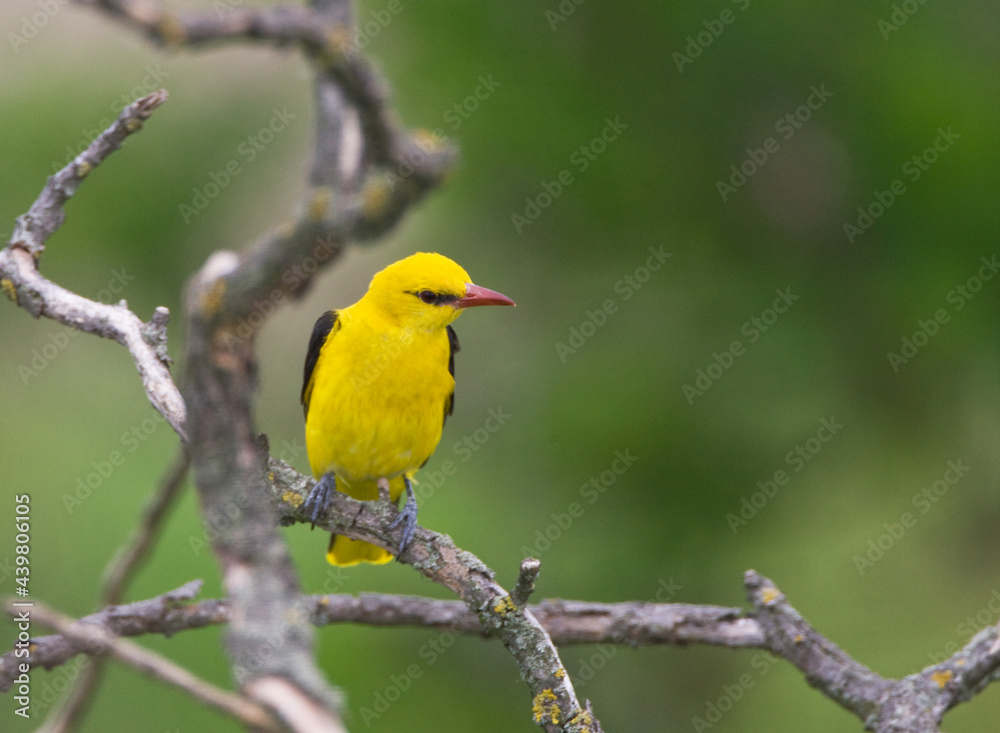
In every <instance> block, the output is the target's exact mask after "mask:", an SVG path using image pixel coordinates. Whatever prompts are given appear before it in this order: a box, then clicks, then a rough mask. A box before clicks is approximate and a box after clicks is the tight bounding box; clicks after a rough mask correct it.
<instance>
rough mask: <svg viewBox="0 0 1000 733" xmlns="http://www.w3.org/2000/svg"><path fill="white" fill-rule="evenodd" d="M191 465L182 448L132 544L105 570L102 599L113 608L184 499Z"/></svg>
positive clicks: (137, 528)
mask: <svg viewBox="0 0 1000 733" xmlns="http://www.w3.org/2000/svg"><path fill="white" fill-rule="evenodd" d="M190 463H191V460H190V457H189V456H188V452H187V449H186V448H184V447H183V446H182V447H181V448H180V449H179V450H178V454H177V456H176V457H175V458H174V461H173V464H171V466H170V468H169V469H168V470H167V473H166V474H165V475H164V476H163V478H162V479H161V480H160V485H159V487H157V490H156V493H155V494H153V496H152V497H151V498H150V499H149V501H148V502H147V504H146V507H145V508H144V509H143V513H142V517H141V522H140V524H139V526H137V527H136V528H135V529H134V530H133V532H132V536H131V537H130V538H129V540H128V542H126V543H125V544H124V545H122V546H121V547H120V548H118V552H116V553H115V556H114V557H113V558H111V561H110V562H109V563H108V566H107V567H106V568H105V569H104V579H103V582H102V592H101V598H102V599H103V601H104V602H105V603H107V604H109V605H112V604H118V603H120V602H121V597H122V593H123V591H124V589H125V586H126V585H127V584H128V582H129V580H131V578H132V576H133V575H134V574H135V571H136V570H137V569H138V568H139V566H140V564H141V562H142V561H143V560H144V559H145V558H146V555H147V553H148V551H149V548H150V546H151V545H152V544H153V541H154V540H155V539H156V535H157V533H158V532H159V530H160V529H161V527H162V524H163V520H164V519H165V518H166V516H167V514H168V513H169V512H170V509H171V508H172V507H173V506H174V504H175V503H176V501H177V499H178V497H179V496H180V490H181V488H182V487H183V486H184V478H185V477H186V476H187V473H188V467H189V466H190Z"/></svg>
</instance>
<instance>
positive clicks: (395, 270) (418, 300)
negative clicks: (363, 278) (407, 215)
mask: <svg viewBox="0 0 1000 733" xmlns="http://www.w3.org/2000/svg"><path fill="white" fill-rule="evenodd" d="M364 300H366V301H370V302H371V303H372V305H373V306H374V307H376V308H378V309H379V310H380V311H381V312H382V314H383V315H384V316H386V317H388V318H390V319H391V320H394V321H396V322H398V323H399V325H400V326H404V327H410V328H415V329H420V330H427V331H434V330H438V329H442V328H444V327H445V326H447V325H448V324H449V323H451V322H452V321H454V320H455V319H456V318H458V316H459V315H460V314H461V313H462V310H464V309H465V308H470V307H472V306H477V305H514V301H513V300H511V299H510V298H508V297H507V296H506V295H502V294H500V293H498V292H496V291H494V290H489V289H487V288H484V287H480V286H479V285H475V284H473V282H472V278H470V277H469V273H467V272H466V271H465V270H463V269H462V267H461V266H459V265H458V264H457V263H456V262H453V261H452V260H450V259H448V258H447V257H445V256H444V255H439V254H436V253H432V252H418V253H417V254H414V255H410V256H409V257H407V258H405V259H402V260H399V261H398V262H394V263H393V264H391V265H389V266H388V267H386V268H385V269H384V270H382V271H380V272H377V273H376V274H375V276H374V277H373V278H372V281H371V284H370V285H369V286H368V292H367V293H366V294H365V297H364Z"/></svg>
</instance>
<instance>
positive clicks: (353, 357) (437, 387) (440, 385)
mask: <svg viewBox="0 0 1000 733" xmlns="http://www.w3.org/2000/svg"><path fill="white" fill-rule="evenodd" d="M478 305H514V301H512V300H511V299H510V298H508V297H507V296H506V295H501V294H500V293H497V292H495V291H493V290H488V289H487V288H483V287H480V286H478V285H474V284H473V283H472V281H471V278H470V277H469V275H468V273H466V271H465V270H463V269H462V268H461V267H459V265H457V264H456V263H455V262H452V261H451V260H450V259H448V258H447V257H444V256H443V255H439V254H432V253H426V252H419V253H417V254H415V255H411V256H410V257H407V258H405V259H403V260H400V261H399V262H396V263H394V264H391V265H389V266H388V267H386V268H385V269H384V270H382V271H381V272H378V273H376V275H375V276H374V277H373V278H372V281H371V284H370V285H369V286H368V292H367V293H365V294H364V296H363V297H362V298H361V300H359V301H358V302H357V303H355V304H354V305H352V306H349V307H347V308H343V309H341V310H333V311H327V312H326V313H324V314H323V315H322V316H320V317H319V320H317V321H316V325H315V326H314V328H313V332H312V337H311V338H310V339H309V351H308V353H307V354H306V364H305V376H304V380H303V384H302V406H303V409H304V410H305V415H306V450H307V451H308V453H309V463H310V465H311V467H312V471H313V475H314V476H315V477H316V478H318V479H319V482H318V483H317V484H316V486H315V487H314V488H313V490H312V491H311V492H310V493H309V497H308V498H307V499H306V505H305V509H306V512H307V514H308V515H309V518H310V519H311V520H312V521H313V522H314V523H315V521H316V519H317V518H318V517H319V514H320V513H321V512H322V511H323V509H325V508H326V505H327V503H328V501H329V498H330V492H331V491H333V490H335V489H336V490H339V491H343V492H344V493H346V494H348V495H350V496H353V497H354V498H355V499H360V500H362V501H372V500H375V499H378V498H379V496H380V492H379V483H380V481H381V482H382V483H383V485H384V484H386V483H388V494H389V499H390V501H392V502H393V503H397V502H398V501H399V497H400V495H401V494H402V493H403V491H404V490H405V491H406V503H405V505H404V506H403V509H402V510H401V511H400V513H399V516H398V517H396V519H395V520H394V521H393V524H392V526H398V525H400V524H401V525H402V526H403V531H402V534H401V537H400V541H399V552H400V553H402V552H403V550H404V549H405V548H406V545H407V544H408V543H409V541H410V538H411V537H412V535H413V530H414V528H415V527H416V524H417V502H416V498H415V497H414V495H413V487H412V486H411V479H412V478H413V474H414V473H416V471H417V469H419V468H420V467H421V466H423V465H424V464H425V463H426V462H427V459H429V458H430V456H431V454H432V453H433V452H434V449H435V448H436V447H437V444H438V441H439V440H440V439H441V430H442V428H443V427H444V421H445V419H446V418H447V417H448V415H450V414H451V412H452V408H453V406H454V392H455V352H456V351H458V337H457V336H456V335H455V331H454V330H453V329H452V327H451V325H450V324H451V322H452V321H454V320H455V319H456V318H458V316H459V315H461V313H462V311H463V310H464V309H465V308H470V307H472V306H478ZM326 558H327V560H329V561H330V563H332V564H333V565H356V564H358V563H362V562H370V563H385V562H388V561H389V560H391V559H392V555H391V554H390V553H389V552H388V551H386V550H383V549H382V548H381V547H377V546H375V545H373V544H370V543H368V542H364V541H362V540H355V539H351V538H349V537H344V536H342V535H334V536H333V537H331V538H330V548H329V550H328V551H327V554H326Z"/></svg>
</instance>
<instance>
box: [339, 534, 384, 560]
mask: <svg viewBox="0 0 1000 733" xmlns="http://www.w3.org/2000/svg"><path fill="white" fill-rule="evenodd" d="M392 558H393V555H392V554H391V553H390V552H389V551H388V550H383V549H382V548H381V547H379V546H378V545H373V544H372V543H370V542H365V541H364V540H353V539H351V538H350V537H344V536H343V535H339V534H335V535H333V537H331V538H330V547H329V549H327V551H326V559H327V562H329V563H330V564H331V565H339V566H340V567H347V566H349V565H360V564H361V563H363V562H370V563H373V564H375V565H382V564H384V563H387V562H389V561H390V560H392Z"/></svg>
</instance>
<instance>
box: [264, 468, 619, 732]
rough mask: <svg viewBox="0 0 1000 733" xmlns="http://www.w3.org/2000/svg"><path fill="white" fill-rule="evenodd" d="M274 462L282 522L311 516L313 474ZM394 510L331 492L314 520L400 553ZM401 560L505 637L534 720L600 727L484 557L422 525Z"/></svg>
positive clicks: (545, 638) (548, 643)
mask: <svg viewBox="0 0 1000 733" xmlns="http://www.w3.org/2000/svg"><path fill="white" fill-rule="evenodd" d="M269 469H270V470H269V479H270V480H271V481H272V482H273V484H274V488H273V490H274V491H275V497H276V498H277V499H278V500H279V502H280V504H279V513H280V515H281V519H282V522H283V523H290V522H295V521H302V522H305V521H309V520H307V519H306V518H305V517H304V516H301V515H300V514H299V513H298V508H299V507H301V506H302V503H303V502H304V498H305V496H306V494H307V491H306V490H307V489H308V487H309V486H311V484H312V481H311V480H309V479H306V477H304V476H301V474H297V473H296V472H295V471H293V470H292V469H291V468H289V467H288V466H287V464H284V463H282V462H281V461H277V460H274V459H271V461H270V463H269ZM392 511H393V509H392V507H391V506H389V505H386V504H385V503H374V502H359V501H355V500H353V499H351V498H350V497H348V496H347V495H346V494H342V493H340V492H334V495H333V497H331V500H330V503H329V505H328V516H327V517H325V518H321V521H319V522H317V525H319V526H323V527H324V528H325V529H329V530H330V531H333V532H336V533H337V534H344V535H346V536H348V537H354V538H362V537H363V538H364V539H365V540H366V541H368V542H372V543H374V544H377V545H379V546H381V547H385V548H386V549H390V550H393V551H394V552H398V549H397V548H396V546H395V539H394V537H392V535H393V534H395V533H393V532H389V531H387V529H386V528H387V527H388V526H389V524H390V522H391V520H392V518H393V517H392V516H391V513H392ZM399 559H400V561H401V562H405V563H407V564H409V565H412V566H413V567H414V568H415V569H416V570H418V571H419V572H421V573H423V574H424V575H425V576H427V577H428V578H430V579H431V580H433V581H435V582H437V583H440V584H441V585H443V586H445V587H446V588H448V589H450V590H451V591H452V592H454V593H455V594H456V595H458V596H459V598H461V599H462V601H464V603H465V605H466V606H467V607H468V609H469V610H470V611H471V612H473V613H475V614H476V615H477V616H478V617H479V620H480V623H481V624H482V626H483V628H485V629H487V630H488V631H489V632H490V633H492V634H495V635H496V636H498V637H499V638H500V639H501V641H502V642H503V644H504V646H506V647H507V649H508V651H509V652H510V653H511V655H512V656H513V657H514V659H515V661H516V662H517V664H518V666H519V667H520V670H521V676H522V678H523V679H524V681H525V683H526V684H527V685H528V688H529V690H530V691H531V694H532V699H533V708H532V709H533V713H534V719H535V723H536V724H537V725H539V726H542V727H545V728H549V727H554V728H556V729H561V730H566V731H583V730H587V731H595V732H596V731H600V730H601V726H600V722H599V721H598V720H597V719H596V718H595V717H594V716H593V714H592V712H591V711H590V706H589V704H588V705H585V706H584V705H581V704H580V702H579V700H578V699H577V696H576V691H575V690H574V689H573V683H572V681H571V680H570V678H569V675H568V674H567V673H566V669H565V667H564V666H563V664H562V661H561V660H560V658H559V653H558V652H557V651H556V648H555V644H553V642H552V639H551V638H549V635H548V634H547V633H546V632H545V629H544V628H543V627H542V625H541V624H540V623H539V622H538V620H537V619H536V618H535V616H534V614H532V613H531V611H529V610H528V609H527V608H524V607H518V606H517V605H516V604H515V603H514V602H513V601H512V599H511V597H510V595H509V594H508V593H507V591H505V590H504V589H503V588H502V587H501V586H500V585H499V584H498V583H496V582H495V580H494V573H493V571H492V570H490V569H489V568H488V567H487V566H486V565H484V564H483V562H482V561H481V560H479V558H477V557H476V556H475V555H473V554H472V553H470V552H467V551H465V550H462V549H460V548H458V547H456V546H455V544H454V543H453V542H452V541H451V538H449V537H447V536H446V535H440V534H436V533H434V532H430V531H428V530H426V529H422V528H419V527H418V528H417V530H416V532H415V533H414V535H413V539H412V540H411V542H410V544H409V545H408V546H407V549H406V552H405V553H403V555H402V556H401V557H400V558H399ZM528 572H529V573H530V572H531V571H530V570H529V571H528Z"/></svg>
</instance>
